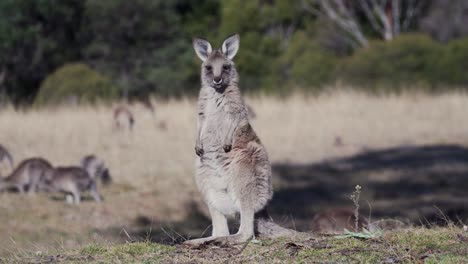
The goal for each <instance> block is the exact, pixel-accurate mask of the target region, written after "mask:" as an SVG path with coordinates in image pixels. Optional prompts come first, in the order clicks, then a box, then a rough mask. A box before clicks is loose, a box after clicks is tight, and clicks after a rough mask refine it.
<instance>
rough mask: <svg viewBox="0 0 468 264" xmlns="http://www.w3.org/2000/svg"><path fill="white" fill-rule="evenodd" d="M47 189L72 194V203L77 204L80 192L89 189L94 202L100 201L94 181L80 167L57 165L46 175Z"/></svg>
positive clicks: (79, 199)
mask: <svg viewBox="0 0 468 264" xmlns="http://www.w3.org/2000/svg"><path fill="white" fill-rule="evenodd" d="M46 184H47V187H48V191H51V192H63V193H66V194H71V195H72V196H73V203H75V204H79V203H80V201H81V193H82V192H85V191H89V192H90V193H91V196H93V198H94V200H95V201H96V202H100V201H101V196H100V195H99V193H98V191H97V186H96V181H95V180H94V179H93V178H91V176H90V175H89V174H88V172H87V171H86V170H84V169H83V168H80V167H73V166H72V167H57V168H55V169H53V170H52V171H51V172H50V173H49V174H48V175H47V176H46Z"/></svg>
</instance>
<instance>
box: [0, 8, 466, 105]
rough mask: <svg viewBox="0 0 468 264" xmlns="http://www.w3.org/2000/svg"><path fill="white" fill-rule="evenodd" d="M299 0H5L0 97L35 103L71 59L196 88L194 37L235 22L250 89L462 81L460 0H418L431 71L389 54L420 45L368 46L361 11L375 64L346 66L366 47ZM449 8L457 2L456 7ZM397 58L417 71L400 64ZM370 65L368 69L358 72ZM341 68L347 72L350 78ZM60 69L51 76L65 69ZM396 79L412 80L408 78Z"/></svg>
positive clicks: (162, 92) (167, 89) (173, 88)
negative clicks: (434, 47) (428, 37)
mask: <svg viewBox="0 0 468 264" xmlns="http://www.w3.org/2000/svg"><path fill="white" fill-rule="evenodd" d="M415 1H416V0H414V1H405V0H402V1H401V3H402V4H401V12H403V13H404V12H406V11H407V10H405V8H407V7H408V6H411V5H410V4H408V3H410V2H411V3H413V2H415ZM306 2H310V1H306ZM416 2H419V0H418V1H416ZM304 3H305V1H303V0H294V1H289V0H249V1H243V0H223V1H218V0H196V1H193V0H173V1H167V0H133V1H128V0H66V1H63V0H2V1H0V101H1V100H2V99H5V98H8V99H10V100H12V101H13V102H14V103H16V104H18V103H21V102H24V103H31V102H32V101H33V100H34V99H35V97H36V95H37V93H38V89H39V87H40V86H41V83H43V82H44V80H45V79H46V78H47V77H48V76H49V75H51V74H52V73H54V72H55V71H56V70H57V69H58V68H60V67H63V66H64V65H69V64H73V63H85V64H87V65H88V66H90V67H91V68H92V69H93V70H95V71H96V72H97V73H99V74H102V75H103V76H106V77H107V78H109V79H110V80H111V81H112V86H113V87H117V89H118V94H120V96H123V97H130V99H131V97H140V96H143V97H144V96H147V95H148V94H150V93H151V94H155V95H158V96H162V97H169V96H186V95H189V96H191V95H195V94H196V93H197V91H198V88H199V67H200V66H199V65H200V62H199V60H198V59H197V58H196V56H195V55H194V53H193V50H192V47H191V39H192V38H193V37H194V36H198V37H204V38H207V39H209V40H210V41H211V42H212V44H213V46H215V47H219V45H220V44H221V41H222V40H223V39H224V38H225V37H226V36H228V35H230V34H232V33H235V32H237V33H239V34H240V35H241V49H240V51H239V54H238V56H237V57H236V58H235V62H236V63H237V65H238V70H239V72H240V79H241V88H242V89H243V90H244V91H247V92H258V91H261V92H264V93H272V94H284V93H288V92H290V91H291V90H293V88H294V87H300V88H301V89H306V90H310V91H320V89H322V87H325V86H326V85H327V84H330V83H333V82H335V81H336V80H337V79H341V80H342V81H344V82H351V81H352V82H353V83H355V85H358V86H360V85H361V84H365V83H368V81H367V80H364V79H366V78H367V77H366V76H371V77H372V78H373V80H379V83H380V82H382V83H390V84H392V86H393V85H395V86H398V85H399V84H398V82H391V80H392V79H395V76H396V77H398V78H400V77H405V76H417V78H419V79H418V80H414V82H416V83H430V84H431V85H432V84H434V85H453V86H459V85H465V83H466V78H464V77H463V76H464V75H463V74H462V73H461V72H462V70H460V73H458V72H456V73H455V72H454V71H453V69H458V68H460V69H464V68H465V64H466V63H465V60H464V59H459V58H465V57H466V54H465V53H466V50H467V49H468V48H466V46H467V44H466V41H460V42H457V43H456V44H450V43H449V42H450V41H451V39H452V38H463V37H464V36H465V35H466V34H465V33H466V32H465V31H466V30H463V27H462V25H464V24H463V21H465V20H466V15H465V13H466V12H464V10H466V8H465V7H466V4H464V1H462V0H456V1H439V0H430V1H424V6H425V8H421V9H420V10H421V11H420V12H421V13H418V14H417V18H418V19H419V20H417V21H415V22H414V23H412V24H411V26H409V27H408V31H409V33H406V34H414V33H418V31H423V32H427V33H430V34H432V36H434V37H435V38H437V39H439V40H443V41H444V42H447V43H448V44H447V45H445V46H444V45H441V47H440V52H441V54H443V55H441V56H443V60H440V63H439V62H438V64H441V66H440V67H433V72H432V73H431V74H429V75H427V74H424V73H423V72H417V71H419V68H418V67H408V68H404V67H397V66H395V65H397V64H394V63H395V62H398V61H400V62H406V61H408V65H423V64H424V63H426V62H425V61H421V60H424V59H425V58H427V56H413V55H411V54H413V53H414V50H415V49H418V46H417V45H416V46H413V45H412V43H408V45H397V44H398V43H400V44H401V41H400V42H398V41H396V42H395V41H394V40H392V41H389V43H388V44H385V45H383V44H382V45H383V46H382V47H383V49H382V51H385V52H380V51H379V48H374V47H373V46H374V44H373V43H375V41H374V40H373V39H375V38H380V37H379V36H378V35H377V34H375V32H374V33H373V31H372V30H371V29H372V25H371V24H370V23H368V22H366V21H367V20H366V19H361V18H362V17H363V16H364V15H363V14H361V13H359V12H358V13H357V17H358V19H359V21H360V24H362V27H363V34H365V35H366V38H368V39H369V40H370V41H369V42H370V45H369V47H368V48H367V49H371V50H374V51H373V52H374V53H372V59H373V61H372V63H374V64H375V65H376V66H375V67H374V66H373V65H370V64H368V65H370V66H369V67H367V68H366V67H363V68H361V69H362V70H363V72H359V73H356V74H358V75H360V76H362V78H356V76H355V75H347V74H344V73H342V72H341V71H340V67H342V66H340V65H352V64H350V63H347V61H350V60H352V61H354V62H355V63H357V62H363V63H364V62H366V57H365V56H368V54H369V52H361V50H354V49H353V48H351V47H350V46H349V44H348V42H346V41H345V40H346V36H345V35H343V32H342V31H340V30H337V28H336V27H333V26H332V25H330V23H326V21H324V20H323V18H321V17H320V16H317V15H314V13H313V12H311V11H310V9H307V7H306V6H305V5H304ZM311 3H313V1H312V2H311ZM405 3H406V4H405ZM309 7H310V6H309ZM312 7H313V6H312ZM453 10H456V11H457V12H455V13H454V15H453V16H452V15H451V14H452V13H453ZM405 14H409V13H405ZM444 18H447V20H445V19H444ZM441 21H442V22H441ZM444 21H449V22H450V21H451V22H450V23H444ZM417 25H420V28H418V27H417ZM374 26H375V25H374ZM446 32H448V33H446ZM449 33H450V34H449ZM404 38H405V37H404ZM395 39H396V40H398V37H396V38H395ZM410 39H411V38H410ZM393 42H395V43H396V44H393ZM379 45H380V44H379ZM379 47H380V46H379ZM363 49H366V48H363ZM350 56H351V58H350ZM359 56H364V57H362V58H358V57H359ZM404 56H408V57H407V58H405V57H404ZM390 59H391V60H390ZM418 60H420V61H418ZM442 64H443V65H442ZM359 65H361V64H359ZM386 65H387V66H386ZM392 65H393V66H392ZM403 68H404V69H406V70H408V71H414V74H413V72H408V73H406V72H398V70H400V69H403ZM342 69H343V68H342ZM366 69H368V70H369V71H370V72H368V73H367V72H364V70H366ZM376 69H383V70H382V71H381V73H382V76H376V74H379V72H375V71H376ZM386 69H394V70H391V71H390V70H386ZM431 69H432V68H431ZM351 70H353V68H352V67H351ZM351 70H350V72H352V71H351ZM59 73H60V71H59ZM394 73H395V74H397V75H393V74H394ZM346 76H352V78H349V80H347V77H346ZM435 76H438V79H437V80H434V78H436V77H435ZM59 77H60V76H59ZM59 77H57V80H61V79H62V78H59ZM439 77H440V78H439ZM405 78H406V77H405ZM386 79H388V81H390V82H387V80H386ZM440 79H443V80H447V81H440ZM359 80H362V81H359ZM380 80H381V81H380ZM405 80H406V79H405ZM408 80H409V79H408ZM409 81H411V82H413V80H409ZM402 83H404V84H405V86H408V83H407V81H405V82H402ZM90 89H91V88H90ZM53 90H54V89H52V91H49V92H53Z"/></svg>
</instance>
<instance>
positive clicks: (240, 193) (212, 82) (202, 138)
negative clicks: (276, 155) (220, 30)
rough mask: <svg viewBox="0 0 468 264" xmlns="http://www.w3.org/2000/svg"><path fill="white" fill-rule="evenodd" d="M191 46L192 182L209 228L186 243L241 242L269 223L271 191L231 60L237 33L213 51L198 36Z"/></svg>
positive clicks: (264, 154) (264, 158) (261, 150)
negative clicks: (195, 79) (236, 223)
mask: <svg viewBox="0 0 468 264" xmlns="http://www.w3.org/2000/svg"><path fill="white" fill-rule="evenodd" d="M193 48H194V49H195V52H196V54H197V55H198V57H199V58H200V59H201V60H202V61H203V63H202V67H201V90H200V94H199V99H198V129H197V137H196V145H195V152H196V154H197V155H198V156H199V157H198V158H197V160H196V173H195V182H196V184H197V187H198V189H199V190H200V192H201V194H202V196H203V198H204V201H205V203H206V204H207V206H208V209H209V212H210V215H211V220H212V228H213V230H212V235H211V236H210V237H207V238H200V239H194V240H188V241H185V244H188V245H192V246H195V245H199V244H202V243H205V242H209V241H217V242H223V243H224V242H228V243H241V242H245V241H248V240H249V239H251V238H252V237H253V236H254V225H255V223H257V225H262V226H257V231H259V232H262V231H265V229H266V228H269V227H266V225H264V224H262V223H267V222H268V223H271V221H269V218H268V216H267V214H266V211H265V206H266V204H267V202H268V201H269V200H270V199H271V198H272V195H273V190H272V185H271V167H270V163H269V161H268V155H267V152H266V150H265V148H264V146H263V145H262V143H261V142H260V139H259V138H258V137H257V135H256V134H255V132H254V130H253V129H252V127H251V126H250V124H249V121H248V118H247V110H246V107H245V104H244V101H243V99H242V97H241V92H240V90H239V87H238V86H237V84H238V81H239V80H238V75H237V71H236V68H235V65H234V63H233V61H232V59H233V58H234V56H235V55H236V53H237V51H238V49H239V35H237V34H235V35H232V36H230V37H228V38H227V39H226V40H224V42H223V44H222V48H221V49H220V50H213V49H212V47H211V44H210V43H209V42H208V41H206V40H203V39H199V38H195V39H194V40H193ZM235 213H240V227H239V231H238V232H237V233H236V234H234V235H230V234H229V230H228V225H227V220H226V215H233V214H235ZM256 213H257V214H256ZM260 217H263V218H262V219H263V220H265V221H262V220H261V219H260ZM256 219H258V220H256ZM275 227H276V226H275ZM278 228H279V230H281V231H283V229H281V227H278ZM273 229H275V228H273Z"/></svg>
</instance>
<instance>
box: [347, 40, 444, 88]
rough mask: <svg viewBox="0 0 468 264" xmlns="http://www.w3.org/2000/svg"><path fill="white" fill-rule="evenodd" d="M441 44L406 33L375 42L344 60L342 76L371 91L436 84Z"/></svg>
mask: <svg viewBox="0 0 468 264" xmlns="http://www.w3.org/2000/svg"><path fill="white" fill-rule="evenodd" d="M442 51H443V48H442V46H441V45H439V44H438V43H436V42H435V41H433V40H432V39H431V38H429V37H428V36H425V35H420V34H408V35H402V36H399V37H398V38H396V39H395V40H393V41H390V42H380V41H379V42H374V43H371V45H370V46H369V47H368V48H365V49H361V50H359V51H357V52H356V53H355V54H354V55H353V56H351V57H349V58H348V59H346V60H344V62H343V63H342V64H341V67H340V74H341V77H342V78H343V80H344V81H345V82H348V83H350V84H352V85H355V86H359V87H365V88H368V89H370V91H373V92H375V91H379V90H382V89H391V90H392V91H398V90H401V89H402V88H404V87H408V86H411V85H416V86H419V87H433V86H434V84H435V80H434V75H436V72H437V68H438V67H437V66H436V65H437V59H438V58H439V57H440V55H441V54H442Z"/></svg>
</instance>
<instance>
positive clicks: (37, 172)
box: [0, 158, 53, 194]
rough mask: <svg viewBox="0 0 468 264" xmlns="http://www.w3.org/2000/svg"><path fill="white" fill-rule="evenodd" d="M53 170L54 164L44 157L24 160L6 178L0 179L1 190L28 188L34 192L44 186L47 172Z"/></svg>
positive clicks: (20, 190) (21, 190) (23, 189)
mask: <svg viewBox="0 0 468 264" xmlns="http://www.w3.org/2000/svg"><path fill="white" fill-rule="evenodd" d="M52 170H53V167H52V165H51V164H50V163H49V162H48V161H47V160H45V159H42V158H31V159H26V160H23V161H22V162H21V163H20V164H19V165H18V167H17V168H16V169H15V170H14V171H13V172H12V173H11V174H10V176H8V177H6V178H5V179H1V180H0V191H2V190H5V189H16V190H18V192H20V193H24V192H25V191H26V190H27V191H28V193H30V194H32V193H34V192H37V191H39V190H40V189H42V187H43V183H44V181H45V178H46V177H47V173H49V172H50V171H52Z"/></svg>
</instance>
